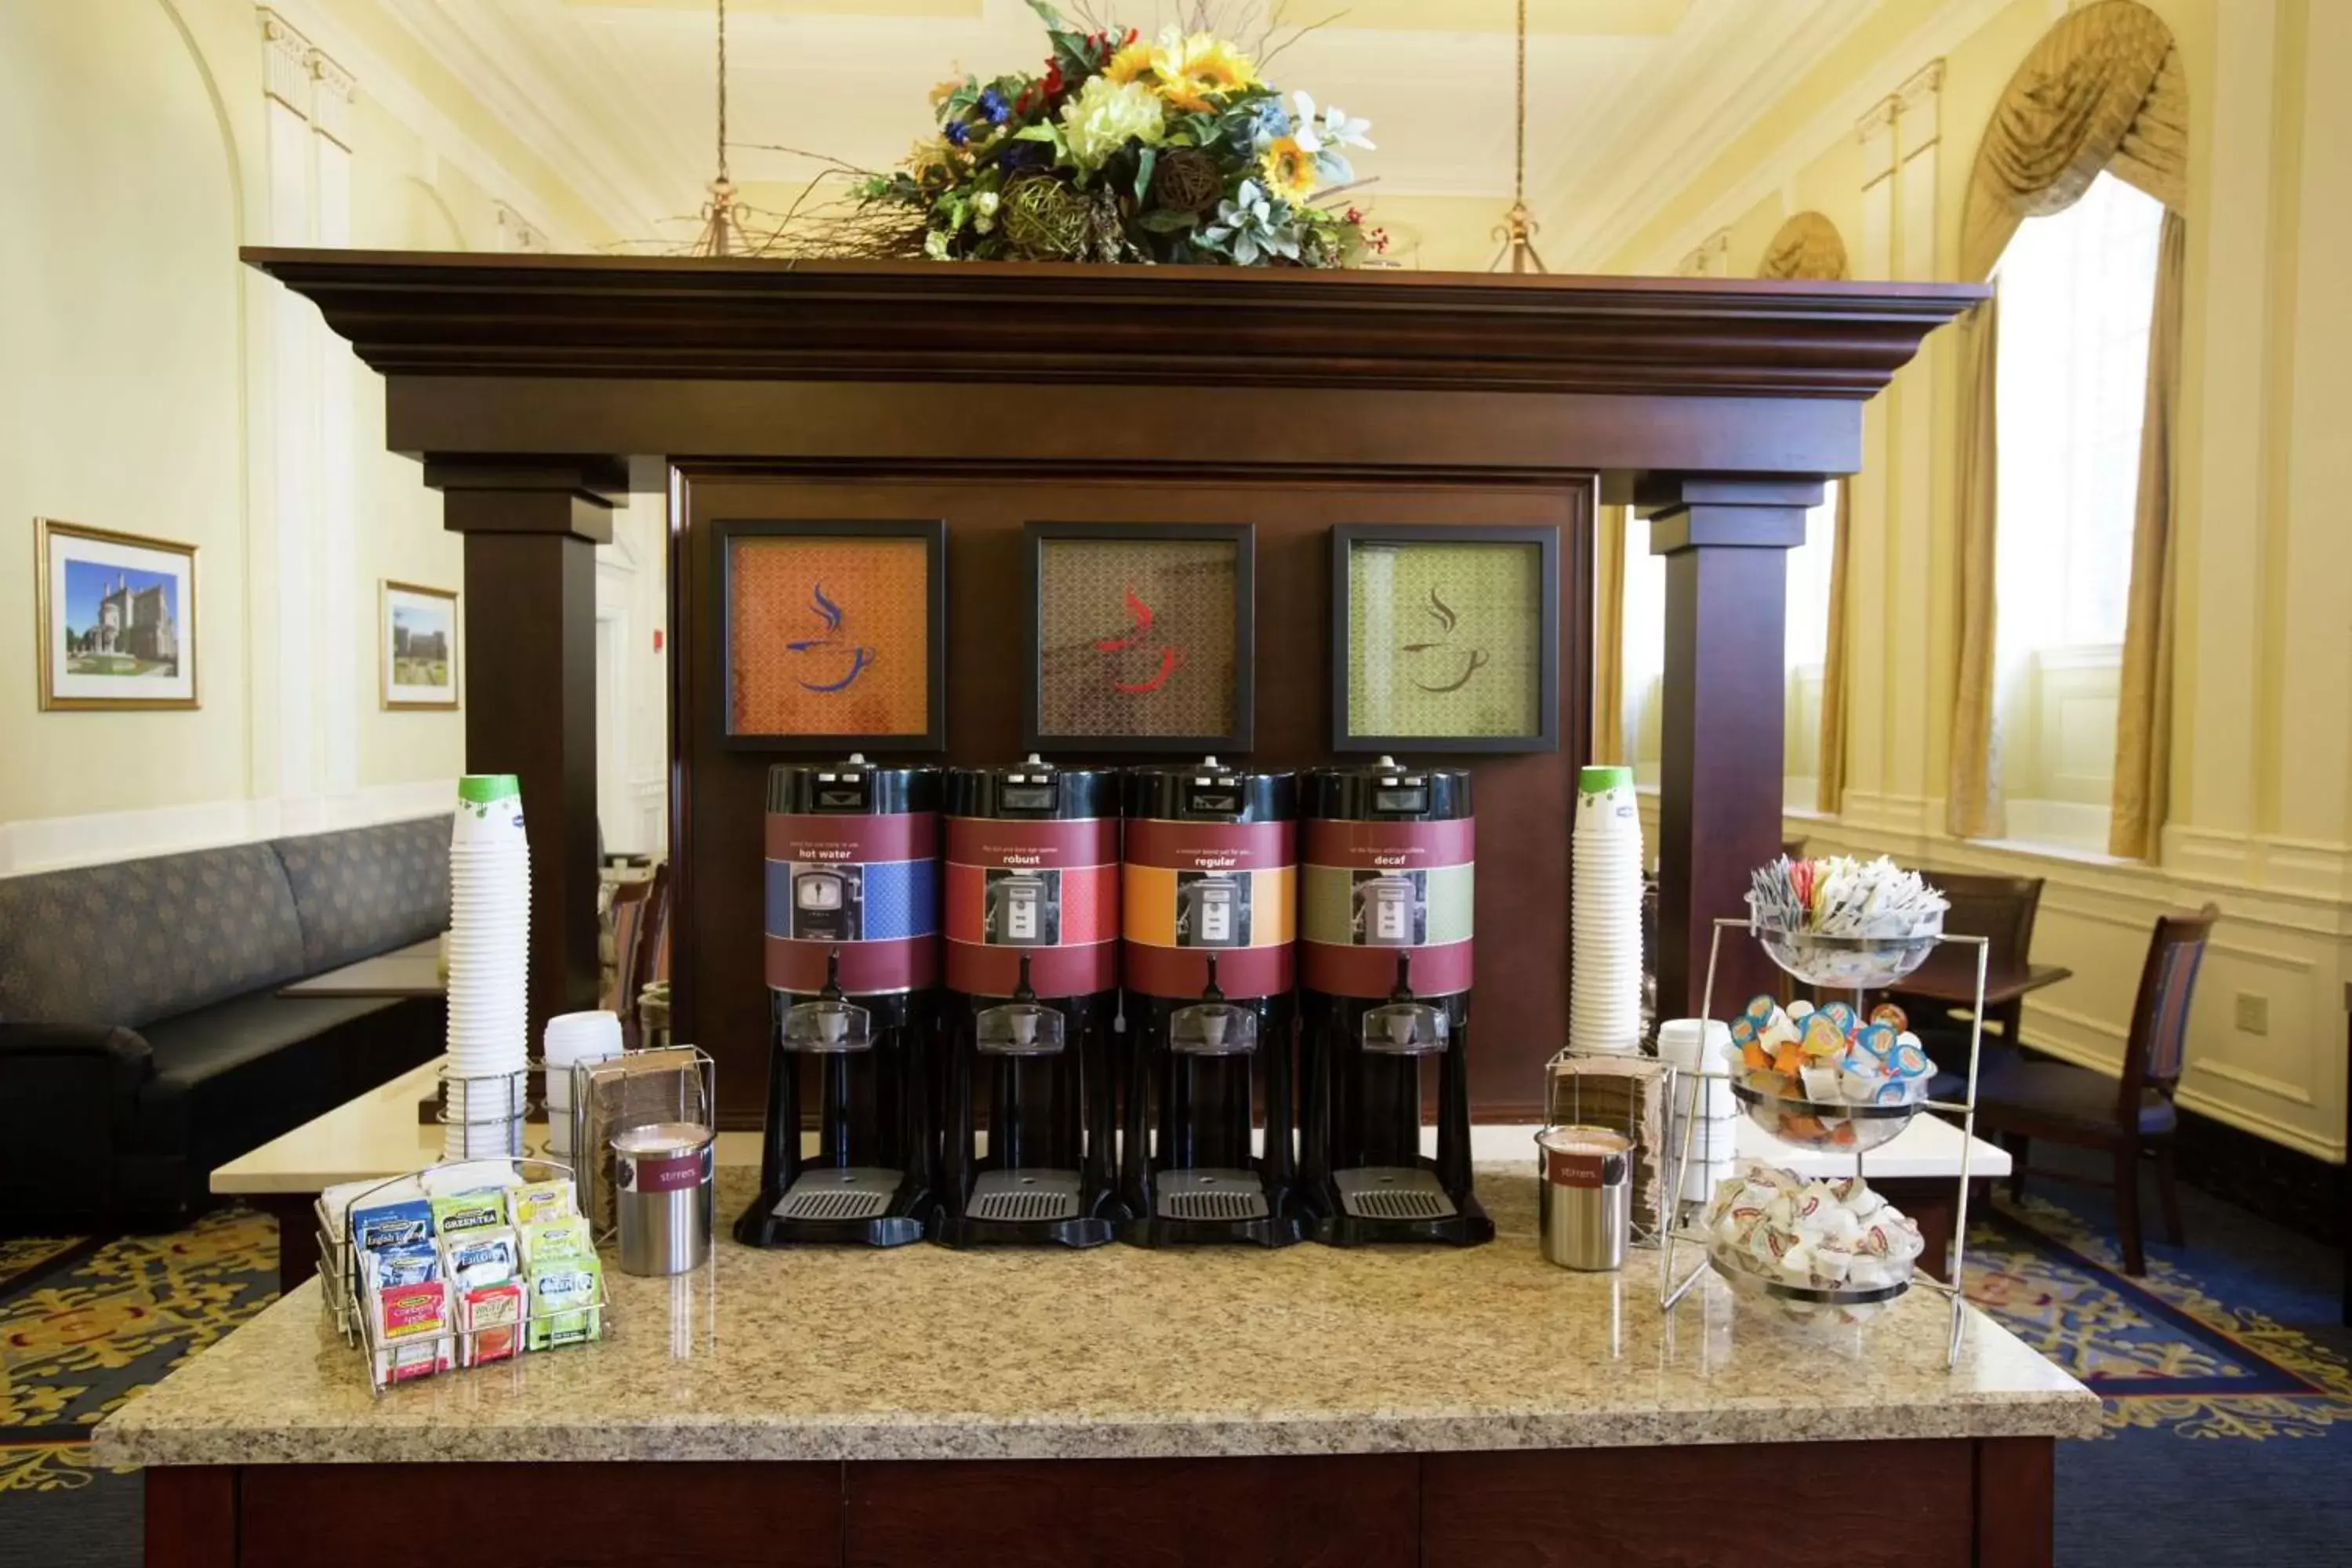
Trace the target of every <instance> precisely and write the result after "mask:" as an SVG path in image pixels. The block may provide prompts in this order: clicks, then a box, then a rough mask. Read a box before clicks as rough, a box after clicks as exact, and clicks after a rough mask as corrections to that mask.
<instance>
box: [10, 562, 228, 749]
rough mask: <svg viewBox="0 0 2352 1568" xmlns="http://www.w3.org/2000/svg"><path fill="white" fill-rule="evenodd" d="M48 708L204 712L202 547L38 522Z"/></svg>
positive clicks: (37, 579)
mask: <svg viewBox="0 0 2352 1568" xmlns="http://www.w3.org/2000/svg"><path fill="white" fill-rule="evenodd" d="M33 555H34V583H35V597H36V599H37V601H38V602H37V605H36V615H35V619H36V620H37V622H38V623H39V631H40V638H41V648H40V652H41V658H40V680H41V689H40V703H41V707H42V708H43V709H44V710H59V711H74V710H124V709H142V708H151V709H168V708H194V707H195V706H196V547H195V546H194V545H193V544H181V543H177V542H173V541H172V540H168V539H148V538H144V537H142V536H141V535H139V534H135V533H110V532H109V531H106V530H104V529H97V528H83V527H81V526H79V525H78V524H75V523H69V522H57V521H51V520H50V519H47V518H37V519H36V520H35V521H34V524H33Z"/></svg>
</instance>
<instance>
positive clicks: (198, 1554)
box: [146, 1465, 238, 1568]
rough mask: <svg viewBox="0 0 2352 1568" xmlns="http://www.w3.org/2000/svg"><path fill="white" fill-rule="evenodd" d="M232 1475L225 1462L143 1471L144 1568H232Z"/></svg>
mask: <svg viewBox="0 0 2352 1568" xmlns="http://www.w3.org/2000/svg"><path fill="white" fill-rule="evenodd" d="M237 1475H238V1472H237V1471H236V1470H235V1469H233V1468H230V1467H228V1466H226V1465H191V1466H188V1467H186V1468H174V1469H161V1470H149V1471H148V1472H147V1521H146V1523H147V1568H236V1563H237V1520H236V1491H237V1486H236V1483H237Z"/></svg>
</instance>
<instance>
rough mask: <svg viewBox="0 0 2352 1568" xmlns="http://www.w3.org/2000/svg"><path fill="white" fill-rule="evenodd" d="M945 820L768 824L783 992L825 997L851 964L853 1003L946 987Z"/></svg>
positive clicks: (848, 979)
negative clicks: (836, 970)
mask: <svg viewBox="0 0 2352 1568" xmlns="http://www.w3.org/2000/svg"><path fill="white" fill-rule="evenodd" d="M938 854H939V817H938V816H936V815H935V814H933V813H930V812H903V813H898V814H894V815H890V816H793V815H790V814H787V813H782V812H772V813H770V814H769V816H768V821H767V879H768V889H767V890H768V899H767V909H768V919H767V928H768V929H767V977H768V984H769V985H771V986H772V987H773V988H774V989H776V990H779V991H788V992H793V993H795V994H802V995H813V994H815V993H817V992H819V991H821V990H823V989H824V980H825V969H826V963H827V961H828V959H829V958H830V957H831V955H832V954H834V953H835V952H838V953H840V955H841V971H840V973H841V988H842V990H843V991H845V992H846V993H848V994H851V995H863V994H877V993H887V992H896V991H907V990H912V989H915V988H918V987H920V986H925V985H930V984H935V983H936V982H937V981H938V979H939V967H940V955H939V930H940V918H939V861H938V859H937V856H938Z"/></svg>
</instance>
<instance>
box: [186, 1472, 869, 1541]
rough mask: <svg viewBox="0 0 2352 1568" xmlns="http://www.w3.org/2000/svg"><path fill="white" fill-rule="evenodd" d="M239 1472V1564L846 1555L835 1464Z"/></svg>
mask: <svg viewBox="0 0 2352 1568" xmlns="http://www.w3.org/2000/svg"><path fill="white" fill-rule="evenodd" d="M420 1457H421V1456H420ZM157 1473H158V1472H154V1471H150V1472H149V1474H150V1476H151V1478H152V1476H153V1475H155V1474H157ZM240 1476H241V1479H242V1498H241V1503H242V1510H241V1511H242V1516H243V1520H244V1542H243V1551H242V1554H241V1555H240V1556H239V1557H238V1558H237V1559H236V1561H237V1563H239V1564H240V1568H319V1565H320V1564H322V1563H332V1564H334V1565H335V1568H413V1565H414V1564H415V1563H420V1562H434V1561H436V1560H437V1561H447V1560H449V1559H450V1558H451V1557H452V1556H457V1557H467V1556H471V1557H478V1558H479V1559H480V1560H482V1561H483V1562H485V1563H496V1564H497V1565H498V1568H832V1565H833V1564H835V1563H839V1562H840V1561H841V1467H840V1466H839V1465H835V1464H809V1465H759V1464H740V1465H733V1464H665V1465H621V1464H581V1465H429V1464H416V1465H257V1466H252V1467H249V1468H246V1469H245V1470H243V1471H241V1472H240ZM152 1484H153V1483H152V1479H151V1481H150V1487H151V1491H150V1494H149V1495H150V1496H151V1497H152V1495H153V1493H152ZM151 1539H152V1538H151ZM151 1551H152V1548H151ZM148 1561H149V1562H150V1563H153V1562H154V1561H155V1559H154V1558H153V1557H152V1555H151V1556H150V1557H149V1559H148ZM190 1561H192V1562H204V1563H210V1562H211V1561H212V1560H211V1559H192V1560H190ZM223 1562H224V1563H226V1559H224V1560H223Z"/></svg>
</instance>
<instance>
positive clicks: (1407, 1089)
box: [1298, 757, 1495, 1247]
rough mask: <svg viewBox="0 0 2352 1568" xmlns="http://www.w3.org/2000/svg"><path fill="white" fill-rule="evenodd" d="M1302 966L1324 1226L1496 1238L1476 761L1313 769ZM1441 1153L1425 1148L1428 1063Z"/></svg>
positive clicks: (1311, 1189) (1442, 1238)
mask: <svg viewBox="0 0 2352 1568" xmlns="http://www.w3.org/2000/svg"><path fill="white" fill-rule="evenodd" d="M1302 792H1303V799H1302V802H1301V806H1300V816H1301V819H1302V820H1301V825H1300V837H1301V861H1302V864H1301V865H1300V868H1299V929H1298V967H1299V985H1300V991H1299V997H1300V1015H1301V1018H1300V1030H1301V1037H1302V1041H1303V1050H1302V1059H1303V1071H1302V1074H1301V1077H1302V1079H1303V1085H1304V1087H1303V1090H1302V1092H1303V1096H1304V1098H1305V1100H1306V1112H1305V1116H1304V1119H1303V1126H1304V1131H1303V1135H1302V1138H1301V1148H1300V1165H1301V1174H1302V1179H1303V1180H1304V1182H1305V1183H1306V1184H1307V1189H1308V1193H1309V1195H1310V1198H1311V1201H1312V1203H1313V1205H1314V1207H1315V1212H1316V1226H1315V1234H1316V1236H1317V1237H1318V1239H1321V1240H1324V1241H1328V1242H1331V1243H1334V1244H1335V1245H1338V1246H1341V1247H1353V1246H1359V1245H1363V1244H1366V1243H1372V1242H1395V1241H1405V1242H1414V1241H1418V1242H1448V1243H1453V1244H1454V1245H1457V1246H1468V1245H1472V1244H1475V1243H1477V1242H1482V1241H1488V1240H1491V1239H1493V1237H1494V1235H1495V1226H1494V1222H1493V1221H1491V1220H1489V1219H1488V1218H1487V1217H1486V1211H1485V1210H1484V1209H1483V1208H1481V1207H1480V1206H1479V1205H1478V1200H1477V1196H1476V1194H1475V1193H1473V1192H1472V1191H1471V1180H1470V1073H1469V1060H1468V1058H1469V1050H1470V908H1471V884H1472V866H1473V855H1472V847H1473V833H1472V818H1471V815H1470V775H1469V774H1468V773H1464V772H1461V771H1458V770H1455V769H1449V768H1408V767H1403V766H1401V765H1399V764H1398V763H1396V762H1395V760H1394V759H1392V758H1389V757H1382V758H1381V759H1380V761H1379V762H1377V763H1372V764H1370V765H1368V766H1360V767H1345V768H1326V769H1319V770H1318V771H1316V772H1314V773H1309V774H1307V776H1306V778H1305V781H1304V783H1303V785H1302ZM1425 1077H1433V1078H1434V1079H1435V1080H1436V1086H1437V1157H1436V1158H1435V1159H1434V1160H1432V1159H1430V1158H1428V1157H1426V1156H1424V1155H1423V1153H1422V1152H1421V1130H1422V1106H1423V1092H1424V1082H1423V1080H1424V1078H1425Z"/></svg>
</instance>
